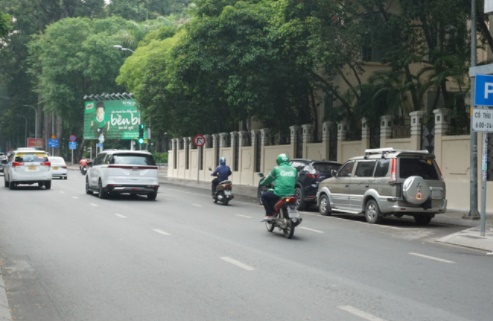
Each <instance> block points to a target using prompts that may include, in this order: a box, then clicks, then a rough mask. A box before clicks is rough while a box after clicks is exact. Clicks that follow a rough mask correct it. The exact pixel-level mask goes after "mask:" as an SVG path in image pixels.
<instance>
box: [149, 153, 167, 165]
mask: <svg viewBox="0 0 493 321" xmlns="http://www.w3.org/2000/svg"><path fill="white" fill-rule="evenodd" d="M152 156H153V157H154V160H155V161H156V163H158V164H163V163H164V164H167V163H168V153H152Z"/></svg>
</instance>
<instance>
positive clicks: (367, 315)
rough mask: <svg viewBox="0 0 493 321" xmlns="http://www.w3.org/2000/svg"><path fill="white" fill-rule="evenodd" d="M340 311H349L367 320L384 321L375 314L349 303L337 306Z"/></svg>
mask: <svg viewBox="0 0 493 321" xmlns="http://www.w3.org/2000/svg"><path fill="white" fill-rule="evenodd" d="M338 308H339V309H341V310H342V311H346V312H348V313H351V314H352V315H355V316H357V317H360V318H361V319H364V320H368V321H385V319H382V318H379V317H377V316H374V315H373V314H371V313H368V312H365V311H363V310H360V309H357V308H355V307H353V306H350V305H341V306H339V307H338Z"/></svg>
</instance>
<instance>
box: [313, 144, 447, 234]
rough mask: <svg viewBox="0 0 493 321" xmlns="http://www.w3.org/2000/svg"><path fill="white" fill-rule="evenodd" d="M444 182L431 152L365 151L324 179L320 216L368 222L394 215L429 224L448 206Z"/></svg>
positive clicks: (318, 195) (319, 201)
mask: <svg viewBox="0 0 493 321" xmlns="http://www.w3.org/2000/svg"><path fill="white" fill-rule="evenodd" d="M445 196H446V189H445V182H444V181H443V178H442V174H441V172H440V169H439V168H438V165H437V164H436V162H435V156H434V155H433V154H430V153H428V151H426V150H424V151H408V150H396V149H393V148H379V149H367V150H365V155H363V156H358V157H353V158H351V159H349V160H348V161H347V162H346V163H344V164H343V165H342V166H341V168H340V169H339V170H338V171H337V172H334V173H333V177H331V178H328V179H326V180H324V181H322V182H321V183H320V185H319V187H318V191H317V204H318V206H319V211H320V214H322V215H330V214H331V213H332V212H341V213H350V214H364V215H365V217H366V220H367V222H368V223H378V222H379V221H380V220H381V218H382V217H385V216H389V215H394V216H396V217H402V216H404V215H410V216H413V217H414V220H415V222H416V223H417V224H418V225H427V224H429V223H430V221H431V219H432V218H433V217H435V214H438V213H444V212H445V211H446V209H447V200H446V198H445Z"/></svg>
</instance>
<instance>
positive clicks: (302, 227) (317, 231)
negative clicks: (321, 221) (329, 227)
mask: <svg viewBox="0 0 493 321" xmlns="http://www.w3.org/2000/svg"><path fill="white" fill-rule="evenodd" d="M299 228H301V229H304V230H307V231H311V232H315V233H324V232H323V231H319V230H315V229H313V228H309V227H304V226H300V227H299Z"/></svg>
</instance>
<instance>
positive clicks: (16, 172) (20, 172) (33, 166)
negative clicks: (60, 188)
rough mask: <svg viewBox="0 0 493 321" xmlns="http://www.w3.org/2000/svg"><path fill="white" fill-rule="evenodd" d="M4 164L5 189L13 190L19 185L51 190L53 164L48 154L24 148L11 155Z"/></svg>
mask: <svg viewBox="0 0 493 321" xmlns="http://www.w3.org/2000/svg"><path fill="white" fill-rule="evenodd" d="M2 163H3V164H4V166H5V167H4V182H5V187H9V188H10V189H11V190H13V189H15V188H16V187H17V185H19V184H28V185H31V184H36V183H37V184H38V186H39V187H40V188H41V187H43V186H44V187H45V188H46V189H50V188H51V176H52V173H51V163H50V161H49V160H48V154H47V153H46V152H45V151H42V150H36V149H34V148H33V149H29V148H23V149H18V150H15V151H13V152H12V153H10V154H9V157H8V158H7V160H3V161H2Z"/></svg>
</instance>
